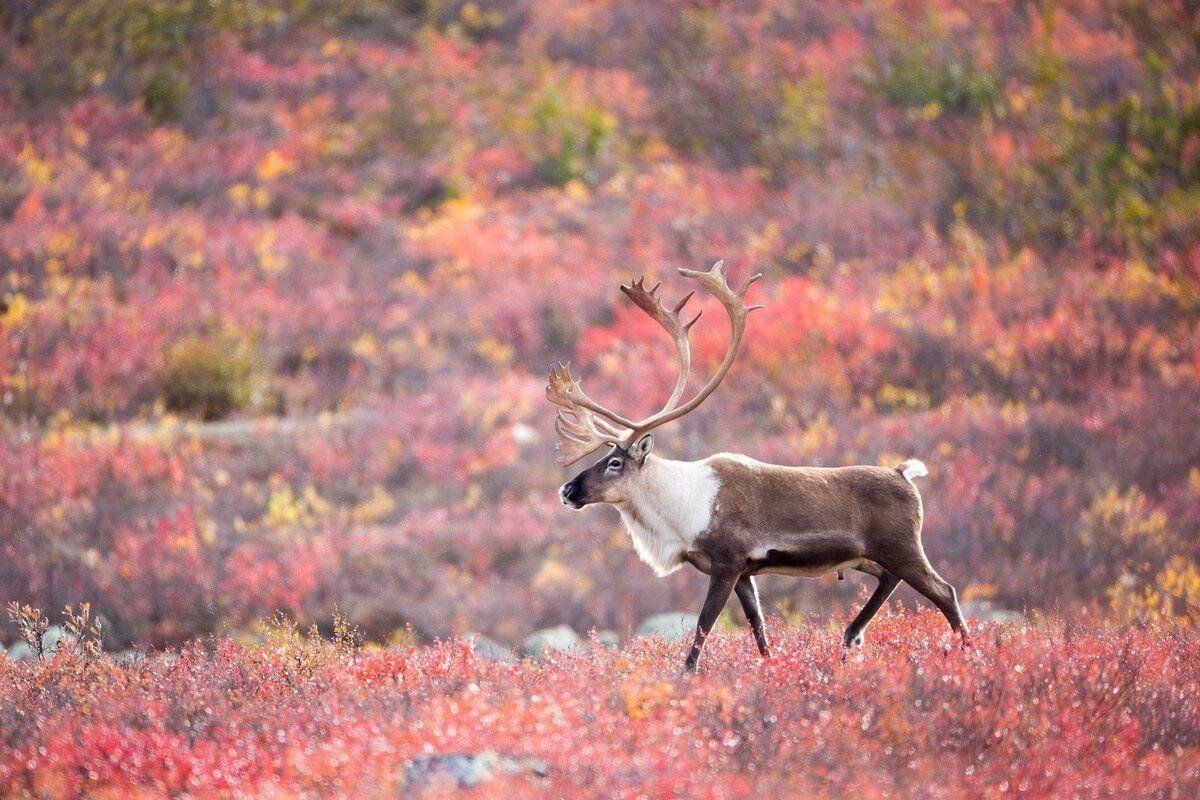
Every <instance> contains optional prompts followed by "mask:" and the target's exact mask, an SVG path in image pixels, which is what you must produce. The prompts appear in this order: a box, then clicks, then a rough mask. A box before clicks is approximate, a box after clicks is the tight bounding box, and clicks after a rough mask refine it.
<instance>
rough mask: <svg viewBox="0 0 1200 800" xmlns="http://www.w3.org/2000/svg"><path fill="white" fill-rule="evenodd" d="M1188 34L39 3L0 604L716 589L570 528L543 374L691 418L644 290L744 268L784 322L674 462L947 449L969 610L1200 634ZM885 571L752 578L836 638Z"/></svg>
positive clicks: (456, 611) (1182, 16) (390, 636)
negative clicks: (633, 286) (1077, 616)
mask: <svg viewBox="0 0 1200 800" xmlns="http://www.w3.org/2000/svg"><path fill="white" fill-rule="evenodd" d="M1198 19H1200V14H1198V13H1197V8H1196V5H1195V3H1193V2H1186V1H1185V0H1179V1H1177V2H1156V3H1147V2H1125V1H1123V0H1075V1H1067V0H1064V1H1063V2H1033V1H1030V2H982V3H981V2H975V1H974V0H938V1H933V0H922V1H921V2H884V1H878V2H865V3H860V2H849V3H841V4H831V3H823V2H805V1H804V0H799V1H791V2H782V1H779V2H776V1H774V0H758V1H757V2H680V1H679V0H670V1H668V2H659V3H643V2H640V0H591V1H582V2H566V1H565V0H540V1H538V2H534V0H526V1H522V0H512V1H511V2H499V0H496V1H494V2H493V1H492V0H477V1H476V2H455V1H453V0H446V1H445V2H438V1H437V0H428V1H423V0H392V1H389V0H374V1H370V0H368V1H367V2H357V3H355V2H336V1H335V0H260V1H258V2H251V0H77V1H74V2H70V1H67V0H42V1H39V0H6V1H5V2H0V298H2V300H3V307H4V311H3V312H2V314H0V399H2V404H0V600H3V601H9V600H19V601H21V602H25V603H32V604H34V605H38V606H40V607H43V608H46V609H49V610H55V609H58V608H61V607H62V606H63V605H64V604H66V603H68V602H78V601H81V600H90V601H91V602H92V607H93V610H94V611H95V612H99V613H101V614H103V615H104V617H105V619H106V620H107V621H108V633H107V636H108V637H109V639H110V644H111V646H114V647H118V646H127V645H129V644H131V643H137V644H144V645H150V646H159V645H169V644H174V643H178V642H180V641H182V640H184V639H186V638H188V637H193V636H197V635H202V634H206V633H209V632H213V631H218V630H219V631H227V632H235V633H236V632H238V631H241V630H245V629H246V628H247V626H250V625H252V624H253V623H254V621H256V620H259V619H262V618H264V617H266V616H269V615H270V614H271V613H272V612H273V611H275V610H282V611H284V612H286V613H287V614H289V615H291V616H293V617H295V618H297V619H299V620H301V621H306V622H307V621H316V622H318V623H321V624H323V625H324V624H328V622H329V620H330V619H331V618H332V615H333V612H334V609H335V607H339V608H340V609H341V611H342V612H343V613H344V614H346V615H347V616H348V617H349V618H350V620H351V621H352V622H354V623H356V624H358V625H359V626H360V627H361V628H362V630H363V632H364V633H365V634H366V635H367V636H368V638H370V639H373V640H375V641H381V642H387V641H394V640H396V639H397V637H399V638H410V639H412V638H415V639H419V640H428V639H431V638H433V637H445V636H449V635H454V634H461V633H466V632H469V631H482V632H485V633H486V634H488V635H489V636H492V637H494V638H496V639H498V640H500V641H502V642H506V643H512V642H516V641H519V640H520V639H521V638H522V637H524V636H525V635H526V634H528V633H529V632H530V631H532V630H534V629H536V628H540V627H544V626H547V625H553V624H558V623H566V624H569V625H571V626H573V627H574V628H576V629H577V630H580V631H586V630H588V629H591V628H596V629H613V630H615V631H617V632H618V634H619V635H620V636H622V637H624V636H626V635H628V634H629V633H630V631H631V630H632V629H633V628H634V627H635V626H636V625H637V623H638V621H639V620H640V619H642V618H643V617H644V616H646V615H647V614H650V613H652V612H655V611H663V610H670V609H682V610H689V611H691V610H695V607H696V606H697V605H698V603H699V602H700V598H701V597H702V595H703V587H704V585H705V579H704V577H703V576H701V575H699V574H698V573H695V572H694V571H690V570H688V571H681V572H680V573H678V574H676V575H673V576H671V577H670V578H669V579H665V580H659V579H655V578H654V577H653V576H652V574H651V572H650V571H649V569H648V568H647V567H645V566H644V565H642V564H641V563H640V562H638V561H637V559H636V556H635V555H634V553H633V551H632V548H631V547H630V545H629V542H628V539H627V536H626V534H625V533H624V532H623V531H622V529H621V528H620V527H619V523H618V519H617V516H616V514H615V512H612V511H611V510H593V511H592V512H590V513H583V514H577V513H573V512H569V511H567V510H565V509H563V508H562V507H561V506H560V505H559V504H558V502H557V499H556V497H555V490H556V487H557V486H558V484H559V483H561V482H562V481H563V480H564V479H565V478H566V477H569V475H570V474H571V473H570V472H569V471H566V470H563V469H562V468H560V467H558V466H556V464H555V463H554V452H553V443H554V437H553V429H552V419H553V410H552V407H551V406H550V405H549V404H548V403H547V402H546V401H545V399H544V395H543V387H544V383H545V373H546V372H547V370H548V368H549V366H550V364H551V363H552V362H554V361H556V360H559V359H564V360H566V359H569V360H571V361H572V362H573V364H574V365H575V369H576V371H577V373H578V374H581V375H582V376H583V378H584V383H585V386H586V387H587V389H588V391H589V393H590V394H591V395H592V396H594V397H597V398H600V399H601V401H602V402H608V403H610V404H611V405H613V406H615V407H618V408H621V409H622V410H623V411H626V412H628V413H630V414H637V413H643V412H647V411H650V410H652V409H654V408H656V407H657V406H658V405H660V404H661V402H662V400H663V399H664V398H665V397H666V395H667V394H669V392H670V387H671V386H672V384H673V381H674V376H675V364H674V363H673V360H672V352H673V351H672V348H671V345H670V342H669V341H668V340H667V339H666V337H665V336H664V335H663V334H662V332H661V331H660V330H659V329H657V328H656V327H655V326H654V324H653V323H652V322H650V321H649V320H648V319H647V318H645V317H643V316H642V315H641V314H640V312H637V311H636V309H634V308H632V306H631V304H630V303H628V301H626V300H625V299H624V298H623V297H622V296H621V295H620V294H619V293H618V292H617V285H618V284H619V283H620V282H622V281H626V280H628V279H629V278H633V277H637V276H638V275H641V274H645V275H647V276H648V277H649V278H651V279H655V280H657V279H664V280H665V281H666V295H667V296H668V297H669V298H672V299H673V298H675V297H678V296H681V294H682V293H683V292H685V291H688V290H690V287H689V286H687V285H685V282H684V281H683V280H681V279H679V278H678V277H677V275H676V272H675V270H676V269H677V268H678V267H690V268H706V267H707V266H709V265H710V264H711V263H712V262H713V261H715V260H717V259H719V258H723V259H725V260H726V264H727V266H728V267H729V271H730V273H731V276H732V279H734V280H741V279H742V278H744V277H745V276H746V275H747V274H749V273H750V272H751V271H762V272H764V273H765V279H764V280H763V281H762V282H761V283H760V284H758V285H756V288H755V289H754V290H753V292H752V295H751V298H752V300H753V301H754V302H761V303H765V304H766V309H765V310H764V311H761V312H759V313H757V314H755V315H754V316H753V317H751V320H750V325H749V331H748V334H747V338H746V341H745V343H744V346H743V353H742V357H741V358H740V360H739V362H738V363H737V365H736V366H735V368H734V370H733V372H732V373H731V375H730V376H729V378H728V379H727V380H726V381H725V383H724V385H723V386H722V387H721V389H720V390H719V391H718V392H717V394H716V395H715V396H714V397H712V398H711V399H710V400H709V401H708V402H706V403H705V405H704V406H703V407H702V408H701V409H700V410H699V411H697V412H696V413H694V414H692V415H690V416H689V417H688V418H686V419H685V420H683V421H682V422H681V423H677V424H675V425H673V426H670V427H668V428H665V429H663V430H662V431H661V432H660V435H659V436H658V444H657V447H658V449H659V452H661V453H662V454H664V455H668V456H673V457H677V458H698V457H703V456H705V455H708V454H710V453H712V452H715V451H719V450H724V449H728V450H736V451H740V452H744V453H746V454H748V455H751V456H754V457H756V458H760V459H763V460H768V461H777V462H782V463H789V464H817V465H841V464H851V463H872V464H874V463H878V464H885V465H889V466H890V465H893V464H895V463H897V462H899V461H900V460H902V459H903V458H907V457H909V456H916V457H919V458H922V459H923V460H924V461H925V462H926V463H927V464H928V465H929V467H930V469H931V472H932V475H931V476H930V477H929V478H928V479H925V480H924V481H923V482H922V483H921V491H922V493H923V495H924V497H925V500H926V509H927V521H926V528H925V542H926V548H927V550H928V552H929V555H930V557H931V559H932V560H933V562H934V564H935V566H936V567H937V569H938V570H939V571H941V573H942V574H944V575H945V576H946V577H947V578H948V579H949V580H950V581H951V582H953V583H954V584H955V585H957V586H958V588H959V591H960V593H961V594H962V595H963V596H964V598H965V599H968V600H970V601H972V602H973V603H975V607H976V608H987V607H988V604H991V606H992V607H993V608H1000V609H1017V610H1021V611H1024V612H1026V613H1031V614H1036V613H1040V612H1057V613H1064V614H1071V613H1077V612H1080V611H1086V612H1087V613H1090V614H1111V615H1114V616H1116V617H1121V618H1128V617H1164V618H1167V619H1172V620H1176V621H1178V622H1180V623H1182V624H1187V623H1189V622H1194V621H1195V620H1196V618H1197V615H1198V614H1200V571H1198V568H1197V562H1198V559H1200V537H1198V535H1197V534H1198V530H1200V466H1198V465H1200V403H1198V402H1197V401H1198V399H1200V236H1198V233H1200V23H1198V22H1197V20H1198ZM701 306H704V304H703V303H702V304H701ZM705 307H707V308H708V309H709V311H708V312H707V313H706V314H705V316H704V319H703V320H702V321H701V322H700V324H699V325H698V326H697V328H696V329H695V330H694V332H693V340H694V344H695V347H696V350H697V362H698V363H697V367H698V368H697V372H699V373H703V372H704V371H705V370H707V369H711V368H712V367H713V366H714V364H715V362H716V361H717V360H719V358H720V356H721V354H722V353H723V351H724V347H725V342H726V339H727V330H726V323H725V321H724V317H723V315H722V314H721V313H720V310H719V309H718V308H717V307H716V306H715V305H714V304H712V303H711V302H709V303H708V305H707V306H705ZM849 577H850V576H848V578H849ZM873 583H874V582H873V581H870V580H866V579H862V580H859V579H857V578H855V579H849V580H847V581H846V582H844V583H838V582H837V581H836V580H835V579H833V578H832V577H827V578H825V579H821V580H818V581H799V580H795V579H788V578H775V577H767V578H765V579H763V580H762V582H761V586H762V589H763V593H764V594H765V595H766V598H767V600H768V603H769V607H770V609H771V611H772V613H785V614H787V615H790V616H792V617H793V618H801V617H805V618H808V619H810V620H814V621H816V622H818V623H819V624H825V620H826V619H828V618H833V619H834V620H835V621H837V622H840V621H842V620H843V619H844V617H845V614H846V613H847V611H848V609H849V608H850V606H851V605H852V604H854V603H856V602H858V598H859V597H860V595H861V593H862V592H863V591H864V589H865V587H866V586H867V585H873ZM906 600H907V601H908V602H913V596H912V595H911V594H910V595H907V596H906ZM729 613H731V614H740V612H735V611H730V612H729ZM0 639H3V640H4V641H11V640H12V639H13V631H12V630H11V629H3V628H0Z"/></svg>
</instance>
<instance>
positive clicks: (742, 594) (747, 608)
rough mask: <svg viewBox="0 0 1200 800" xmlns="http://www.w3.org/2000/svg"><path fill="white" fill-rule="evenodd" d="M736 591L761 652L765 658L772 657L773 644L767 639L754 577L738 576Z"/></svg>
mask: <svg viewBox="0 0 1200 800" xmlns="http://www.w3.org/2000/svg"><path fill="white" fill-rule="evenodd" d="M734 591H736V592H737V596H738V600H740V601H741V602H742V611H744V612H746V621H747V622H749V623H750V628H751V629H752V630H753V631H754V641H755V643H756V644H757V645H758V652H759V654H760V655H761V656H762V657H763V658H770V657H771V644H770V642H768V641H767V629H766V626H765V625H764V624H763V616H762V608H761V606H760V605H759V602H758V587H757V586H755V585H754V577H753V576H752V575H743V576H742V577H740V578H738V582H737V584H736V585H735V586H734Z"/></svg>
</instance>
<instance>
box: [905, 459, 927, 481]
mask: <svg viewBox="0 0 1200 800" xmlns="http://www.w3.org/2000/svg"><path fill="white" fill-rule="evenodd" d="M900 474H901V475H903V476H904V479H905V480H906V481H911V480H912V479H913V478H923V477H925V476H926V475H928V474H929V470H927V469H926V468H925V462H924V461H921V460H919V459H916V458H910V459H909V460H908V461H905V462H904V463H903V464H901V465H900Z"/></svg>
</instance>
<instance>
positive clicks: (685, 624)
mask: <svg viewBox="0 0 1200 800" xmlns="http://www.w3.org/2000/svg"><path fill="white" fill-rule="evenodd" d="M699 621H700V617H699V616H698V615H696V614H689V613H687V612H685V611H667V612H665V613H662V614H652V615H651V616H649V617H646V618H645V619H644V620H642V624H641V625H638V629H637V635H638V636H661V637H662V638H663V639H682V638H686V637H689V636H692V635H693V634H694V633H695V632H696V623H698V622H699Z"/></svg>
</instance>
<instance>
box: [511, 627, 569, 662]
mask: <svg viewBox="0 0 1200 800" xmlns="http://www.w3.org/2000/svg"><path fill="white" fill-rule="evenodd" d="M582 645H583V640H581V639H580V638H579V634H577V633H576V632H575V631H573V630H571V628H570V626H568V625H557V626H555V627H553V628H543V629H542V630H540V631H534V632H533V633H532V634H530V635H529V638H528V639H526V640H525V642H524V644H522V645H521V655H523V656H525V657H526V658H532V659H534V660H537V659H539V658H542V657H543V656H545V655H546V654H548V653H553V652H561V651H563V650H574V649H575V648H577V647H580V646H582Z"/></svg>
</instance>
